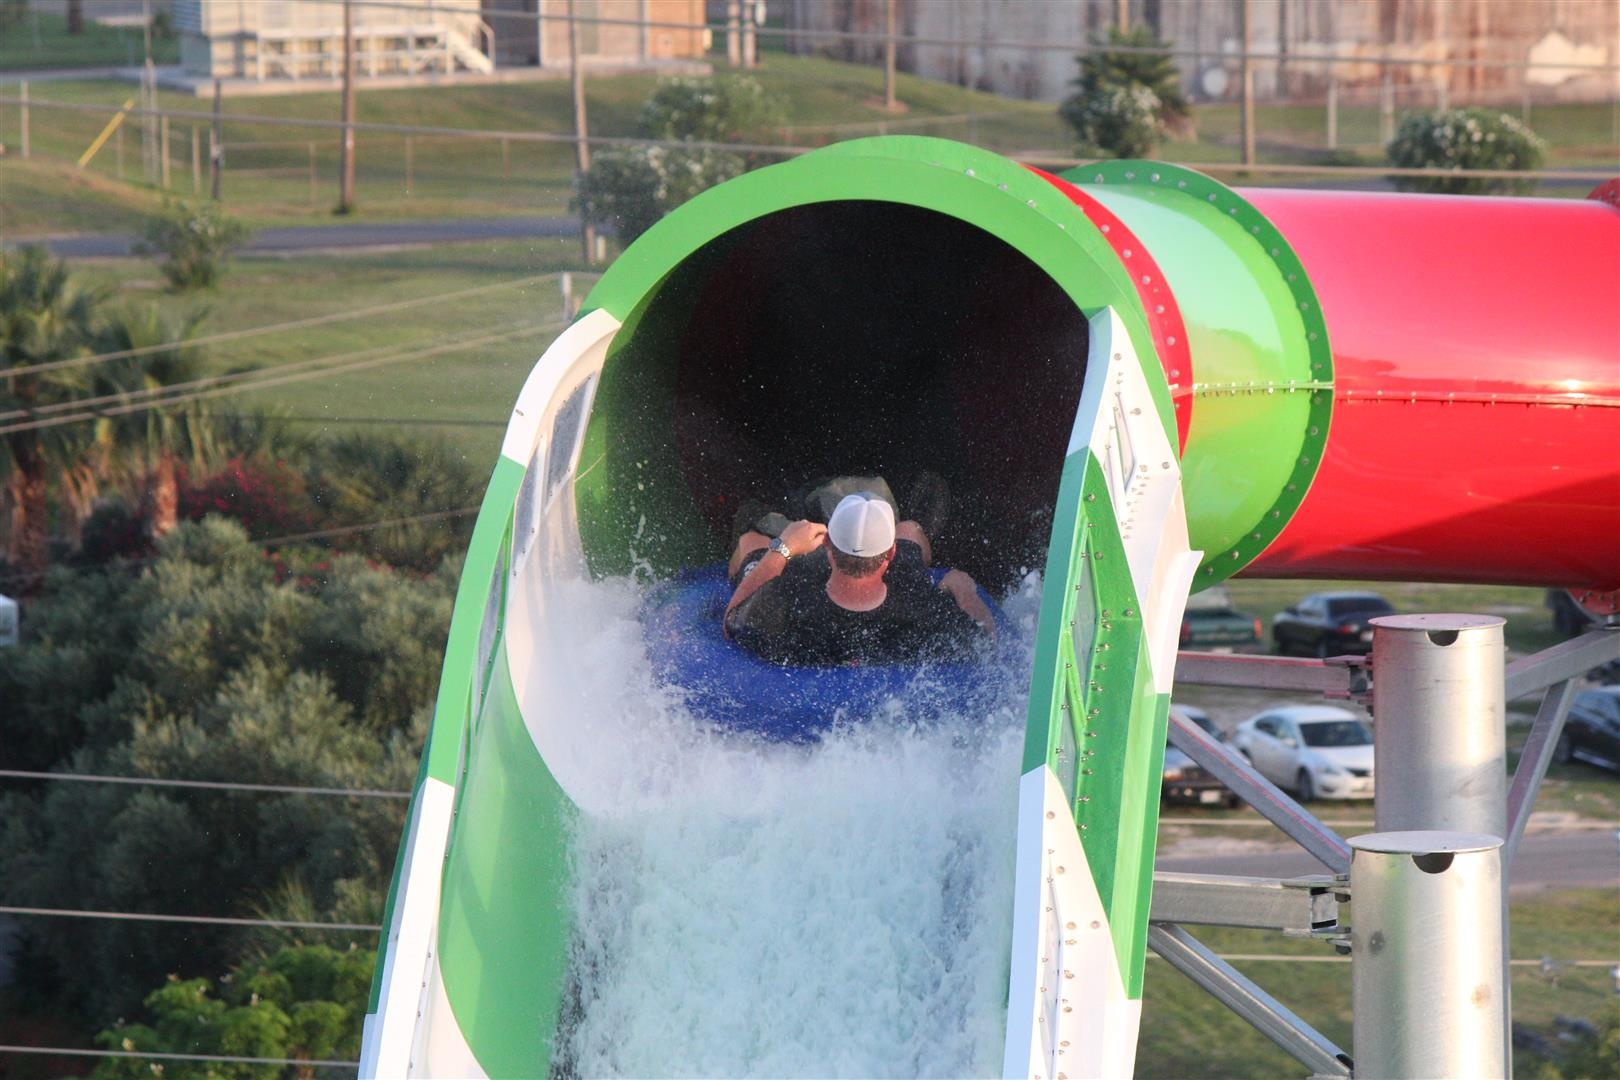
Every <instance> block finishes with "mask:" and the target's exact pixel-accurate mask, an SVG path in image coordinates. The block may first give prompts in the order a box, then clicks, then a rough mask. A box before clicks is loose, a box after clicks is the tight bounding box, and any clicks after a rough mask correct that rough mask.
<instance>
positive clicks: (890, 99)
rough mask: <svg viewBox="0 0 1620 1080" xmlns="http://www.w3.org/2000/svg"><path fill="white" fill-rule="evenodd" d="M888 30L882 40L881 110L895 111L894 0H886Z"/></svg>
mask: <svg viewBox="0 0 1620 1080" xmlns="http://www.w3.org/2000/svg"><path fill="white" fill-rule="evenodd" d="M886 15H887V19H888V29H887V30H886V31H885V35H886V36H885V37H884V39H883V108H884V111H886V112H894V111H895V100H894V0H888V11H887V13H886Z"/></svg>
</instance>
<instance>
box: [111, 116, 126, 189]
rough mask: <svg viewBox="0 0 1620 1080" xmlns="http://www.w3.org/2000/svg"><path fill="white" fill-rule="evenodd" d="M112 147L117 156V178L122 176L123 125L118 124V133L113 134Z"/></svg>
mask: <svg viewBox="0 0 1620 1080" xmlns="http://www.w3.org/2000/svg"><path fill="white" fill-rule="evenodd" d="M113 147H114V151H115V153H116V155H117V158H118V179H120V180H122V179H123V178H124V125H122V124H119V125H118V133H117V134H116V135H115V136H113Z"/></svg>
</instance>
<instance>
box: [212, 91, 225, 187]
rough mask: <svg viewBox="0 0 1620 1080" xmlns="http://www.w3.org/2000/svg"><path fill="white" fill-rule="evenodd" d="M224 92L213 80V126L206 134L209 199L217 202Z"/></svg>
mask: <svg viewBox="0 0 1620 1080" xmlns="http://www.w3.org/2000/svg"><path fill="white" fill-rule="evenodd" d="M224 109H225V92H224V91H223V90H222V89H221V88H220V85H219V80H218V79H215V80H214V126H213V127H212V128H210V129H209V132H208V174H209V181H208V185H209V196H208V197H209V198H211V199H213V200H214V201H215V202H219V188H220V173H222V172H224V171H225V128H224V116H223V113H224Z"/></svg>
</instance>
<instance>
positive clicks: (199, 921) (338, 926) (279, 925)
mask: <svg viewBox="0 0 1620 1080" xmlns="http://www.w3.org/2000/svg"><path fill="white" fill-rule="evenodd" d="M0 915H38V916H41V917H44V918H51V919H110V920H112V921H114V922H160V923H180V924H184V925H196V926H267V927H270V928H271V929H274V930H352V931H361V932H369V933H377V932H379V931H380V930H382V927H381V926H380V925H375V924H372V923H340V922H306V921H302V920H299V919H238V918H231V917H229V916H226V915H153V914H150V913H148V912H144V911H84V910H81V909H79V908H36V907H7V906H0Z"/></svg>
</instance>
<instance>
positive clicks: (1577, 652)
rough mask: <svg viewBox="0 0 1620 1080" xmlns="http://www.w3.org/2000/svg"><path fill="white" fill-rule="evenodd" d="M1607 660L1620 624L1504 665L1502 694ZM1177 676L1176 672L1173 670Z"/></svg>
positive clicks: (1511, 695)
mask: <svg viewBox="0 0 1620 1080" xmlns="http://www.w3.org/2000/svg"><path fill="white" fill-rule="evenodd" d="M1611 660H1620V627H1607V628H1605V629H1602V630H1589V631H1587V632H1586V633H1584V634H1582V635H1581V636H1580V637H1576V638H1570V639H1569V640H1568V641H1565V642H1562V643H1561V644H1558V645H1554V646H1553V647H1552V648H1550V649H1542V650H1541V651H1540V652H1538V653H1532V654H1531V655H1529V656H1526V657H1525V658H1524V659H1522V660H1515V661H1513V663H1511V664H1509V665H1508V666H1507V678H1506V680H1505V681H1506V686H1505V696H1506V699H1507V700H1508V701H1513V700H1514V699H1515V698H1522V697H1524V696H1526V695H1528V694H1534V693H1536V692H1537V691H1538V690H1545V689H1547V687H1549V686H1556V685H1557V684H1558V683H1561V682H1564V681H1565V680H1566V679H1573V678H1575V677H1576V676H1577V675H1585V674H1586V673H1587V672H1588V671H1591V670H1592V669H1593V668H1595V667H1601V666H1602V665H1604V664H1607V663H1609V662H1610V661H1611ZM1177 677H1178V678H1179V677H1180V671H1179V669H1178V671H1177Z"/></svg>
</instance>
